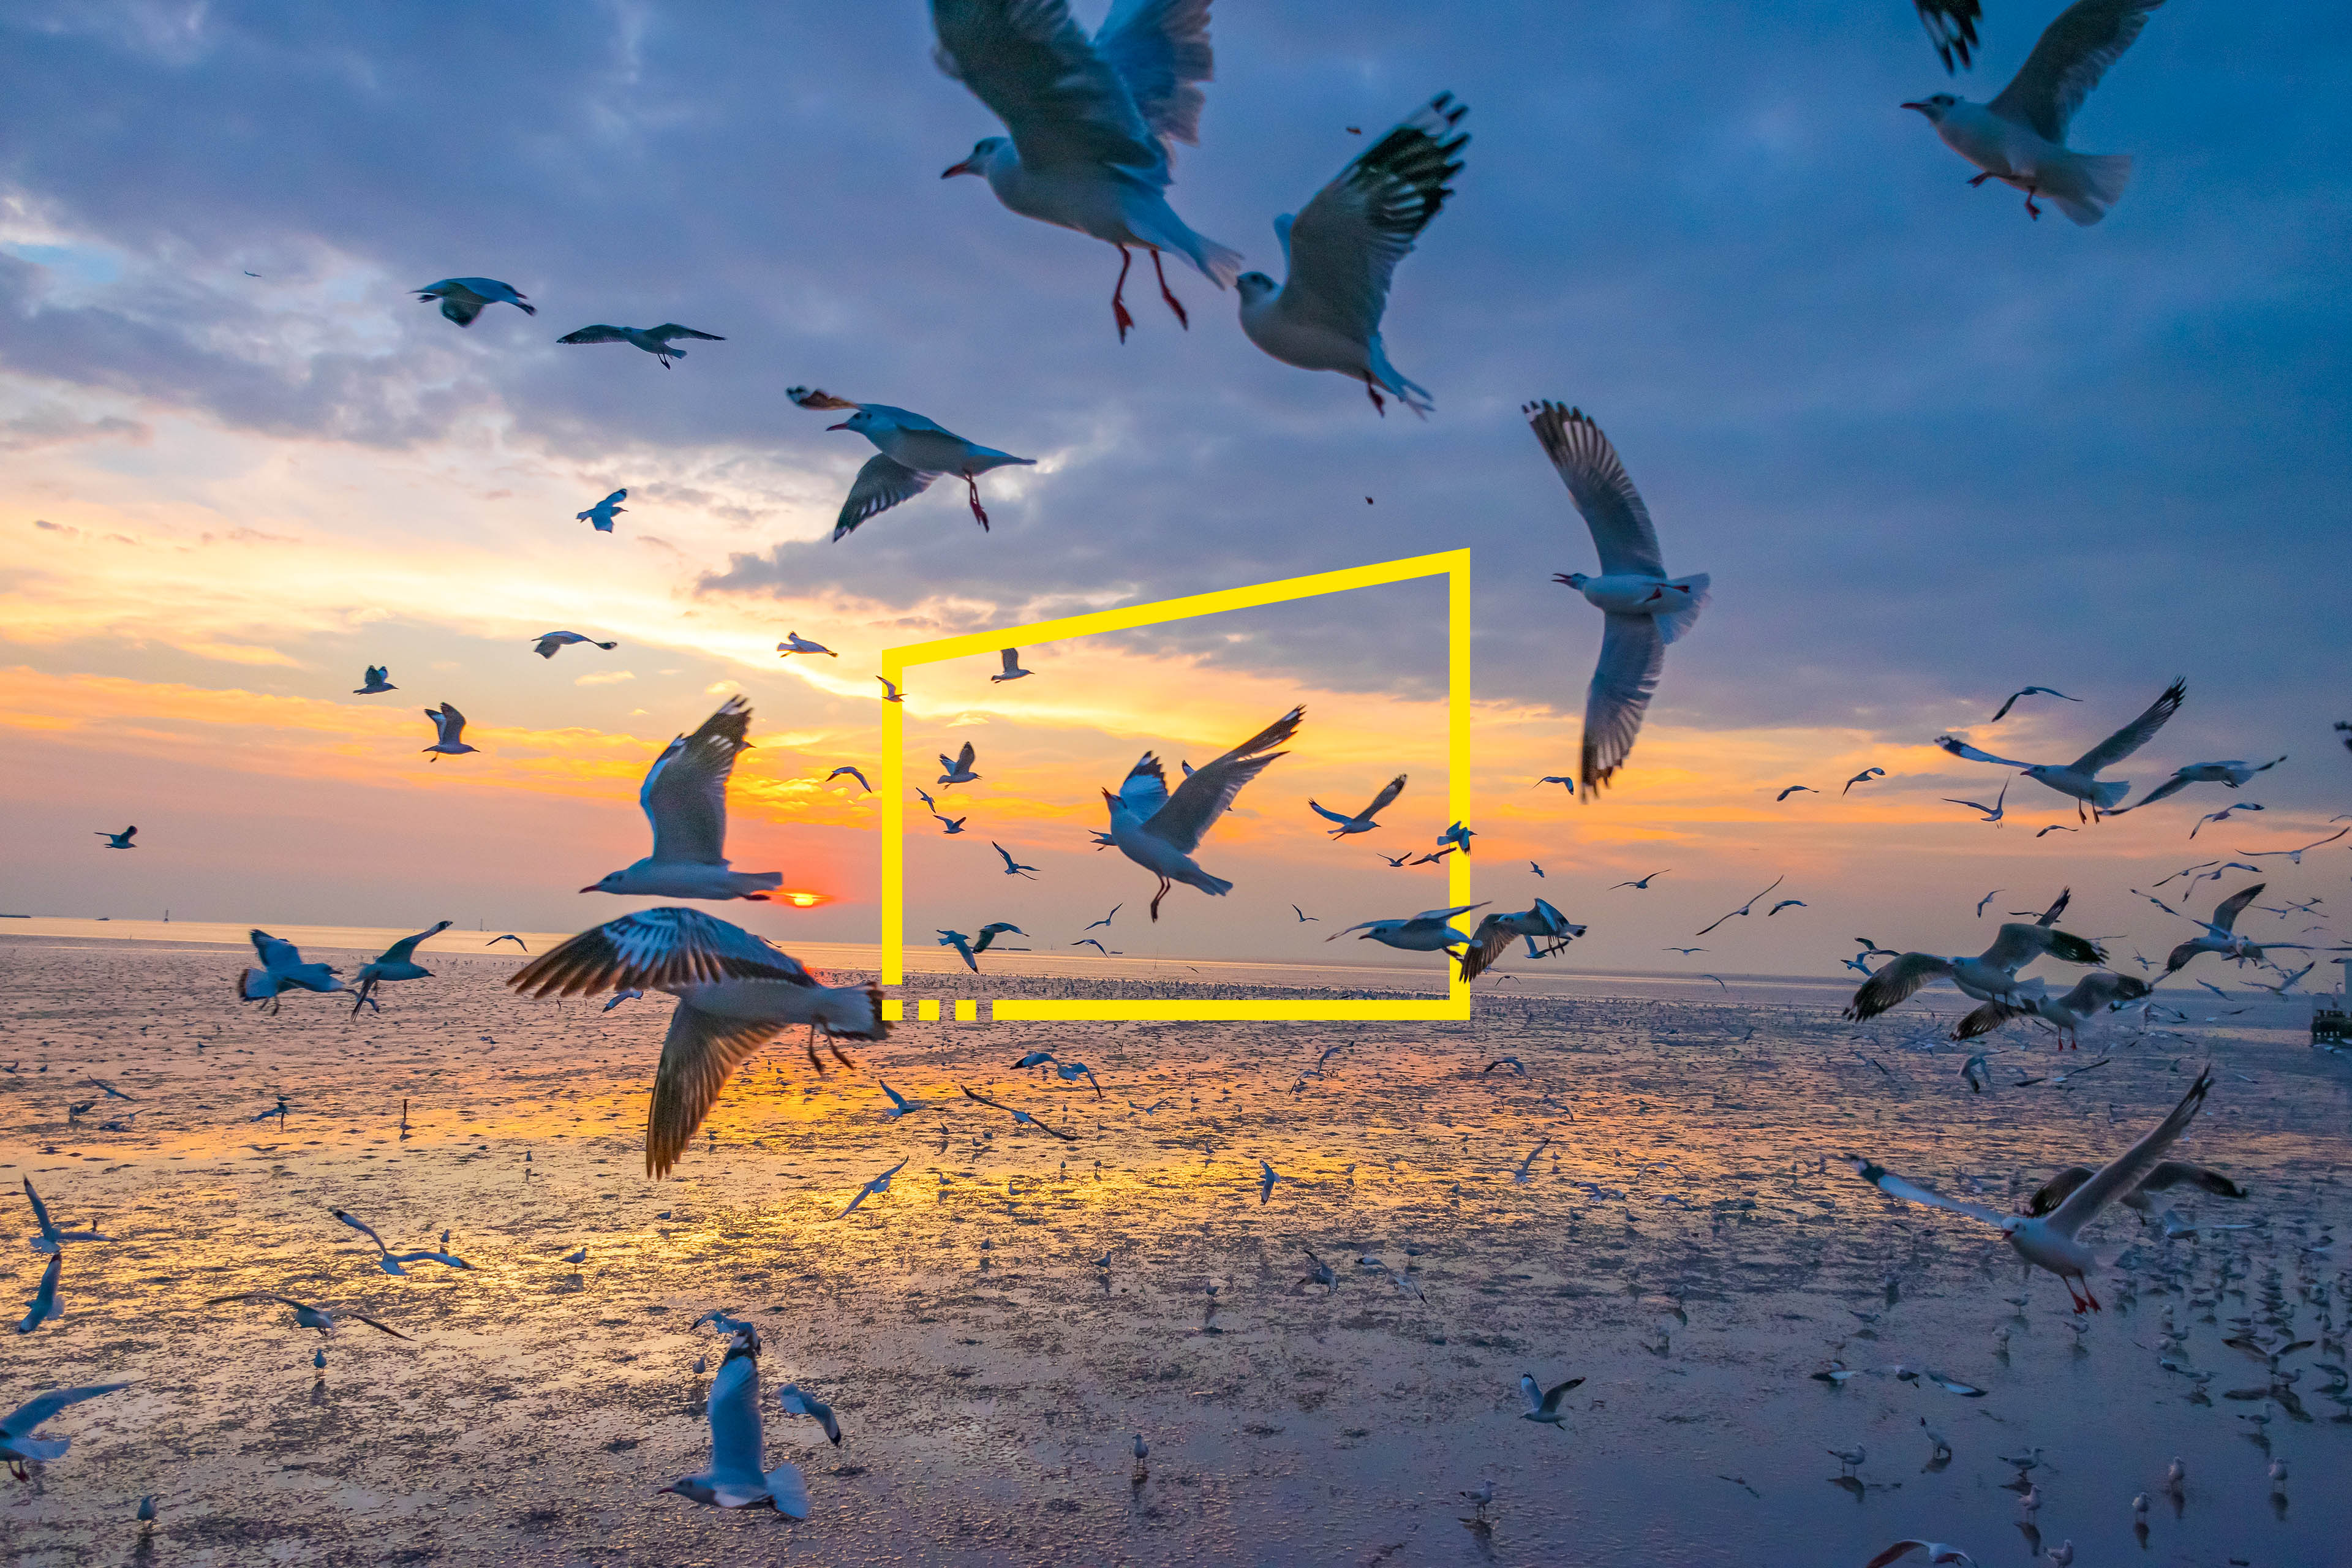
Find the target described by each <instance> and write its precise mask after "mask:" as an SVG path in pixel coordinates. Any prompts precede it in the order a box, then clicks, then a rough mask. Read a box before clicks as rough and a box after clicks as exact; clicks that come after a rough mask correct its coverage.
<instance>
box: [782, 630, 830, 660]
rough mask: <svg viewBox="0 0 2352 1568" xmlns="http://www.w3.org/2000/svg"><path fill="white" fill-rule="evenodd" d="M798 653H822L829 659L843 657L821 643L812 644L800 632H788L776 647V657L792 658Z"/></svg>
mask: <svg viewBox="0 0 2352 1568" xmlns="http://www.w3.org/2000/svg"><path fill="white" fill-rule="evenodd" d="M796 653H821V654H823V655H824V657H825V658H840V657H841V656H840V655H839V654H837V653H835V652H834V651H833V649H831V648H829V647H825V646H824V644H823V643H821V642H811V641H809V640H808V638H806V637H803V636H801V634H800V633H798V632H786V633H785V634H784V640H783V641H782V642H780V643H778V644H777V645H776V656H777V657H778V658H792V657H793V655H794V654H796Z"/></svg>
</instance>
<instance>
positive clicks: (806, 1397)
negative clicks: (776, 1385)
mask: <svg viewBox="0 0 2352 1568" xmlns="http://www.w3.org/2000/svg"><path fill="white" fill-rule="evenodd" d="M776 1403H777V1404H778V1405H782V1407H783V1411H784V1414H785V1415H805V1416H808V1417H809V1418H810V1419H812V1420H814V1422H815V1423H816V1424H817V1425H818V1426H822V1427H824V1435H825V1436H826V1437H827V1438H828V1439H829V1440H831V1442H832V1444H833V1446H834V1447H836V1448H838V1447H841V1423H840V1422H839V1421H838V1420H837V1419H835V1416H834V1414H833V1406H832V1405H827V1404H826V1403H825V1402H824V1400H822V1399H819V1398H818V1397H817V1396H816V1395H815V1394H811V1393H810V1392H808V1390H806V1389H804V1388H803V1387H802V1386H801V1385H800V1384H797V1383H788V1384H784V1385H783V1387H782V1388H780V1389H778V1390H776Z"/></svg>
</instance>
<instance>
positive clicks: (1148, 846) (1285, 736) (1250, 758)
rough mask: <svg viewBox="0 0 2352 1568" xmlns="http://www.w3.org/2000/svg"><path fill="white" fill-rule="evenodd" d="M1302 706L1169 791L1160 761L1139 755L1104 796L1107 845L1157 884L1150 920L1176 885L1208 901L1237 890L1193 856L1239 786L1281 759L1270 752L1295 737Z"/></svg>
mask: <svg viewBox="0 0 2352 1568" xmlns="http://www.w3.org/2000/svg"><path fill="white" fill-rule="evenodd" d="M1306 715H1307V710H1306V709H1305V708H1304V707H1298V708H1293V709H1292V710H1290V711H1289V712H1287V713H1285V714H1284V715H1283V716H1282V717H1281V718H1279V719H1276V721H1274V722H1273V723H1271V724H1269V725H1267V726H1266V727H1265V729H1263V730H1261V731H1258V732H1257V733H1256V734H1255V735H1252V736H1251V737H1250V738H1249V739H1248V740H1246V741H1244V742H1242V743H1241V744H1240V745H1238V746H1235V747H1234V749H1233V750H1232V751H1230V752H1226V753H1225V754H1224V755H1223V756H1222V757H1219V758H1218V759H1217V760H1216V761H1215V762H1213V763H1209V764H1208V765H1206V766H1205V767H1201V768H1196V769H1194V770H1193V771H1192V773H1190V774H1189V775H1188V776H1187V777H1186V778H1185V780H1184V782H1183V783H1182V784H1179V785H1177V786H1176V792H1175V793H1174V794H1173V795H1171V794H1170V793H1169V792H1168V775H1167V773H1166V772H1165V771H1164V770H1163V769H1162V768H1161V767H1160V759H1159V758H1158V757H1156V756H1154V755H1152V754H1151V753H1150V752H1144V753H1143V755H1142V757H1141V758H1139V760H1138V761H1137V763H1136V764H1135V766H1134V767H1132V768H1130V769H1129V770H1128V773H1127V777H1126V778H1125V779H1124V780H1122V781H1120V784H1119V786H1118V794H1117V795H1113V794H1112V793H1111V792H1110V791H1108V790H1105V791H1103V792H1102V796H1103V804H1104V805H1107V806H1108V807H1109V808H1110V839H1111V842H1112V843H1114V844H1116V845H1117V846H1118V851H1119V853H1120V854H1122V855H1124V856H1126V857H1127V858H1129V859H1130V860H1132V861H1134V862H1135V863H1136V864H1137V865H1139V866H1140V867H1142V868H1144V869H1145V870H1147V871H1149V872H1150V873H1151V874H1152V875H1153V876H1155V877H1158V878H1159V879H1160V890H1159V891H1158V892H1155V893H1153V894H1152V895H1151V918H1152V919H1153V920H1155V921H1156V920H1158V919H1159V918H1160V900H1162V899H1164V898H1166V897H1167V896H1168V889H1170V888H1171V887H1172V886H1174V885H1175V884H1176V883H1178V882H1181V883H1183V884H1184V885H1185V886H1187V887H1190V888H1198V889H1201V891H1202V892H1204V893H1206V894H1208V895H1209V896H1210V897H1212V898H1223V897H1224V896H1225V895H1226V894H1227V893H1230V892H1232V891H1233V889H1234V885H1233V884H1232V883H1231V882H1228V881H1226V880H1225V879H1223V878H1222V877H1213V876H1211V875H1210V874H1209V873H1208V872H1206V871H1204V870H1202V868H1201V867H1200V865H1199V863H1198V862H1196V861H1195V860H1194V859H1193V858H1192V852H1193V851H1194V850H1196V849H1198V848H1199V847H1201V840H1202V838H1203V837H1207V835H1208V832H1209V829H1210V828H1212V827H1213V826H1216V824H1217V819H1218V818H1219V817H1221V816H1224V814H1225V810H1226V808H1227V807H1228V806H1230V805H1233V804H1234V796H1235V795H1239V794H1241V791H1242V786H1243V785H1244V784H1247V783H1249V782H1250V780H1252V779H1254V778H1255V777H1257V775H1258V774H1259V773H1263V772H1265V767H1266V764H1267V763H1271V762H1273V761H1274V760H1275V759H1276V757H1279V756H1283V755H1285V754H1286V753H1284V752H1277V751H1274V750H1272V749H1271V748H1273V747H1276V746H1279V745H1281V744H1282V743H1283V742H1286V741H1287V740H1289V739H1290V738H1291V736H1293V735H1295V734H1297V731H1298V721H1300V720H1301V719H1303V718H1305V717H1306Z"/></svg>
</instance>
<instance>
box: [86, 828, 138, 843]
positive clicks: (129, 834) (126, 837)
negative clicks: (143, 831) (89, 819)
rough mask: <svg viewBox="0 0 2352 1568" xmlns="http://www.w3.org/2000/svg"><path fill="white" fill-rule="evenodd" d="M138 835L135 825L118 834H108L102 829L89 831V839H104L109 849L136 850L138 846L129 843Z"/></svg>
mask: <svg viewBox="0 0 2352 1568" xmlns="http://www.w3.org/2000/svg"><path fill="white" fill-rule="evenodd" d="M138 835H139V825H138V824H137V823H132V824H131V826H128V827H126V828H124V829H123V830H122V831H121V832H120V833H110V832H108V831H106V830H105V829H104V828H93V829H92V830H91V837H96V838H103V839H105V840H106V847H108V848H109V849H136V848H138V847H139V846H137V845H136V844H133V843H131V839H133V838H135V837H138Z"/></svg>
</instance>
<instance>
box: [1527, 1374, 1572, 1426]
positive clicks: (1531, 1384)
mask: <svg viewBox="0 0 2352 1568" xmlns="http://www.w3.org/2000/svg"><path fill="white" fill-rule="evenodd" d="M1583 1382H1584V1379H1582V1378H1580V1377H1571V1378H1570V1379H1569V1380H1568V1381H1567V1382H1566V1383H1559V1384H1553V1385H1552V1386H1551V1387H1549V1388H1546V1387H1545V1386H1544V1385H1543V1384H1539V1383H1538V1382H1537V1381H1536V1380H1535V1374H1534V1373H1520V1374H1519V1394H1520V1395H1521V1396H1522V1397H1523V1398H1525V1399H1526V1400H1527V1402H1528V1407H1527V1408H1526V1409H1525V1410H1522V1411H1520V1412H1519V1419H1520V1420H1522V1421H1535V1422H1539V1423H1541V1424H1542V1425H1544V1426H1559V1424H1560V1423H1561V1422H1563V1421H1565V1420H1567V1419H1568V1412H1567V1411H1565V1410H1562V1409H1561V1408H1560V1407H1559V1401H1560V1396H1561V1395H1562V1394H1566V1393H1568V1392H1569V1390H1570V1389H1572V1388H1575V1387H1577V1386H1578V1385H1580V1384H1582V1383H1583Z"/></svg>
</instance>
